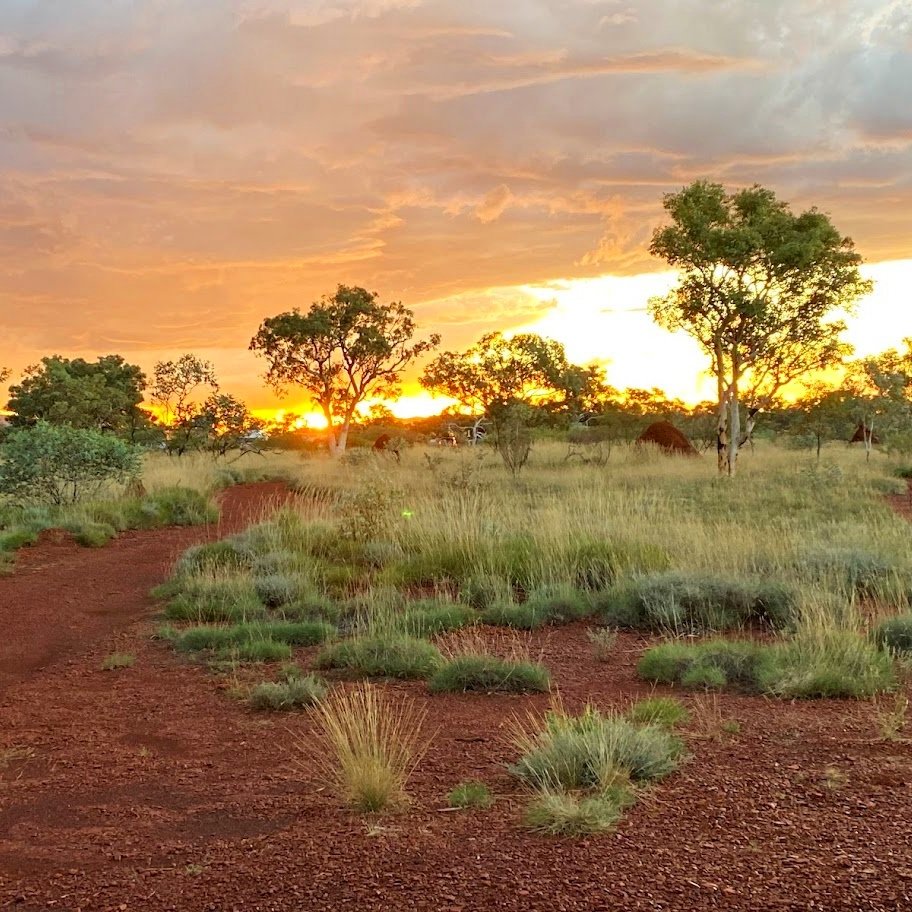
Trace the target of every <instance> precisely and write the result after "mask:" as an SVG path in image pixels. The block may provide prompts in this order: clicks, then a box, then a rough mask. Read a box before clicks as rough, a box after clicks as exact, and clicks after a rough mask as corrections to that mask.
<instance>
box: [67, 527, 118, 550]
mask: <svg viewBox="0 0 912 912" xmlns="http://www.w3.org/2000/svg"><path fill="white" fill-rule="evenodd" d="M64 529H66V530H67V531H68V532H69V533H70V534H71V535H72V536H73V541H75V542H76V544H78V545H82V546H83V547H84V548H101V547H103V546H104V545H106V544H107V543H108V542H109V541H111V539H112V538H115V537H116V536H117V530H116V529H115V528H114V527H113V526H109V525H108V524H107V523H99V522H91V521H87V520H77V521H73V522H68V523H66V524H64Z"/></svg>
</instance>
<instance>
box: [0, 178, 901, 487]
mask: <svg viewBox="0 0 912 912" xmlns="http://www.w3.org/2000/svg"><path fill="white" fill-rule="evenodd" d="M664 208H665V210H666V213H667V215H668V217H669V223H668V224H666V225H663V226H660V227H658V228H657V229H656V230H655V232H654V233H653V237H652V242H651V244H650V251H651V253H652V254H653V255H655V256H657V257H660V258H661V259H663V260H665V262H667V263H668V264H669V265H670V266H672V267H673V268H675V269H676V270H677V272H678V275H679V281H678V284H677V286H676V287H675V288H674V289H672V291H671V292H670V293H669V294H668V295H666V296H664V297H661V298H655V299H652V300H650V302H649V310H650V313H651V314H652V316H653V318H654V319H655V320H656V322H657V323H658V324H659V325H661V326H663V327H665V328H667V329H669V330H684V331H686V332H688V333H689V334H690V335H691V336H692V337H694V338H695V339H696V340H697V342H698V343H699V344H700V346H701V348H702V350H703V351H704V353H705V354H706V356H707V360H708V363H709V367H710V370H711V372H712V374H713V376H714V377H715V379H716V381H717V397H716V400H715V401H714V402H712V403H704V404H702V405H700V406H698V407H696V408H690V409H689V408H687V407H686V406H684V405H683V404H682V403H679V402H674V401H669V400H668V399H667V398H666V397H665V396H664V394H663V393H661V391H657V390H653V391H643V390H628V391H626V392H620V391H618V390H616V389H614V388H612V387H611V386H610V385H609V384H608V383H607V381H606V378H605V375H604V371H603V370H602V369H601V368H599V367H598V366H596V365H576V364H573V363H571V362H570V361H569V360H568V359H567V356H566V353H565V350H564V347H563V346H562V345H561V344H560V343H559V342H557V341H555V340H553V339H547V338H544V337H542V336H540V335H537V334H534V333H520V334H516V335H513V336H509V337H508V336H506V335H504V334H503V333H499V332H494V333H488V334H486V335H484V336H482V338H481V339H479V341H478V342H477V343H475V344H474V345H472V346H471V347H469V348H468V349H467V350H465V351H463V352H454V351H444V352H440V353H437V354H435V355H434V356H433V357H432V358H431V359H430V360H429V361H428V363H427V364H426V365H425V367H424V370H423V372H422V374H421V377H420V382H421V384H422V386H423V387H424V388H425V389H427V390H429V391H430V392H432V393H437V394H441V395H445V396H448V397H450V398H452V399H453V400H455V401H456V402H457V404H458V405H457V406H456V408H455V411H454V410H451V411H450V412H449V413H446V412H445V413H444V414H443V419H452V418H454V417H455V415H469V416H472V418H473V420H474V421H476V422H477V421H480V420H484V421H486V422H487V424H488V426H489V427H490V428H491V429H492V430H493V435H492V438H493V440H494V442H495V444H496V445H497V446H498V447H499V448H502V449H504V450H506V449H507V448H508V443H509V445H510V446H514V447H515V446H518V447H519V449H520V450H522V449H523V447H525V450H526V453H527V452H528V441H529V440H530V434H531V431H532V429H533V428H534V427H536V426H549V427H552V428H560V429H563V430H567V431H569V430H570V429H571V428H576V429H577V430H576V431H575V433H577V434H578V435H579V434H582V435H583V436H585V435H586V434H587V433H588V434H590V436H593V437H595V436H598V433H599V431H598V430H596V429H598V428H601V429H602V430H601V433H602V434H616V435H618V436H619V437H623V436H625V435H626V434H628V433H629V431H630V428H631V427H632V426H633V425H634V424H635V423H636V419H642V418H643V417H646V416H662V417H668V418H672V419H673V420H677V422H678V423H680V424H683V425H684V428H683V429H684V430H685V432H689V434H690V436H694V437H699V438H700V439H701V440H704V441H706V442H707V443H708V445H709V446H713V445H714V446H715V449H716V453H717V462H718V470H719V472H720V473H723V474H729V475H733V474H735V472H736V467H737V460H738V454H739V451H740V449H741V448H742V447H743V446H744V445H745V444H747V443H749V442H750V440H751V439H752V435H753V434H754V433H755V429H756V427H757V422H758V420H759V419H760V416H766V417H765V420H766V422H767V427H768V428H769V429H770V430H776V431H782V430H783V429H787V430H789V431H790V433H791V436H792V437H794V438H795V439H801V438H802V437H803V438H805V439H806V440H810V441H812V442H816V446H817V448H818V452H819V447H820V444H821V443H822V442H823V441H824V440H826V439H834V438H836V439H838V438H840V437H845V436H846V435H849V436H851V435H852V434H853V433H854V431H855V429H856V428H859V427H860V428H861V429H862V439H863V442H864V443H865V445H866V447H867V448H868V449H869V450H870V448H871V446H872V445H873V443H874V442H875V441H876V440H877V439H878V438H882V439H885V440H887V439H889V441H891V443H892V444H893V445H900V443H899V442H901V441H903V440H904V439H905V437H904V435H907V434H908V433H909V431H908V430H907V429H908V427H909V425H910V422H909V418H910V414H909V411H910V408H912V402H910V393H912V340H904V346H905V348H904V349H902V350H898V349H891V350H889V351H887V352H884V353H883V354H882V355H880V356H877V357H874V358H867V359H861V360H855V361H850V360H849V356H850V355H851V348H850V347H849V346H848V345H846V344H845V343H844V342H843V341H842V340H841V335H842V333H843V331H844V330H845V324H844V322H843V320H842V315H843V314H845V313H851V312H852V310H853V308H854V306H855V303H856V302H857V300H858V299H859V298H860V297H861V296H863V295H864V294H866V293H867V292H869V291H870V289H871V283H870V282H868V281H866V280H864V279H863V278H862V277H861V274H860V272H859V266H860V264H861V262H862V259H861V256H860V255H859V254H858V252H857V251H856V250H855V247H854V244H853V242H852V241H851V239H849V238H846V237H843V236H842V235H840V234H839V232H838V231H837V230H836V228H835V226H834V225H833V224H832V222H831V220H830V218H829V217H828V216H827V215H825V214H824V213H821V212H819V211H818V210H816V209H810V210H808V211H805V212H802V213H798V214H795V213H793V212H792V211H791V209H790V207H789V206H788V205H787V204H786V203H784V202H782V201H780V200H778V199H777V198H776V196H775V194H774V193H773V192H772V191H770V190H767V189H765V188H763V187H760V186H754V187H751V188H747V189H743V190H739V191H736V192H734V193H728V192H726V191H725V189H724V188H723V187H722V185H720V184H716V183H710V182H707V181H696V182H694V183H692V184H691V185H690V186H688V187H685V188H684V189H682V190H681V191H679V192H678V193H671V194H668V195H666V196H665V198H664ZM439 344H440V336H439V335H437V334H432V335H429V336H427V337H426V338H420V339H416V325H415V319H414V314H413V312H412V311H411V310H409V309H408V308H407V307H405V306H403V305H402V304H401V303H399V302H393V303H383V302H381V300H380V298H379V295H378V294H377V293H376V292H370V291H367V290H366V289H364V288H361V287H359V286H348V285H339V286H338V288H337V289H336V291H335V293H333V294H332V295H327V296H324V297H323V298H321V299H320V300H319V301H317V302H314V303H313V304H312V305H311V307H310V308H309V309H308V310H307V311H306V312H302V311H301V310H299V309H294V310H291V311H287V312H284V313H280V314H278V315H276V316H273V317H268V318H266V319H265V320H263V322H262V324H261V325H260V327H259V329H258V330H257V332H256V334H255V335H254V337H253V339H252V340H251V342H250V349H251V350H252V351H254V352H255V353H257V354H258V355H259V356H261V357H262V358H263V359H264V361H265V363H266V371H265V379H266V382H267V383H268V384H269V385H270V386H272V387H273V388H274V389H276V390H277V391H278V392H280V393H284V392H286V391H287V390H288V389H289V388H295V389H300V390H301V391H303V392H306V393H307V394H308V395H309V396H310V397H311V399H312V401H313V402H314V404H315V405H316V406H317V407H318V408H319V409H320V412H321V413H322V415H323V416H324V418H325V419H326V424H327V430H326V432H325V439H326V444H327V447H328V449H329V451H330V452H331V453H332V454H334V455H341V454H343V453H344V452H345V451H346V448H347V446H348V444H349V435H350V433H351V432H352V430H353V429H355V430H357V429H359V428H363V427H364V425H365V424H374V425H379V424H382V423H384V422H385V423H386V424H388V425H393V426H395V425H396V422H393V421H391V419H390V416H389V414H385V413H384V412H383V409H382V407H381V408H380V409H374V414H373V416H369V417H368V418H364V417H363V416H361V415H359V408H361V407H363V405H364V404H365V403H366V402H368V401H370V400H376V399H381V400H382V399H393V398H395V396H396V394H397V392H398V390H399V383H400V380H401V376H402V372H403V370H404V369H405V368H406V367H408V366H409V365H411V364H413V363H414V362H415V361H416V360H418V359H420V358H423V357H425V356H428V355H430V354H431V353H432V352H433V351H434V350H435V349H437V348H438V347H439ZM827 370H830V371H832V370H839V371H840V372H841V376H842V379H841V381H840V382H839V383H838V384H830V385H827V384H824V383H822V382H821V381H820V380H819V379H817V378H819V377H820V375H821V373H822V372H825V371H827ZM8 373H9V372H8V371H4V370H3V369H2V368H0V379H6V378H7V376H8ZM796 384H800V385H801V387H802V390H803V391H802V393H801V395H800V396H799V398H798V399H797V400H796V401H794V402H792V403H791V404H787V403H784V400H783V391H785V390H788V389H795V387H796ZM146 400H148V401H149V402H151V403H152V404H153V406H154V407H155V409H156V410H157V412H158V414H157V415H156V414H155V413H154V412H153V411H152V410H150V409H149V408H148V407H145V406H144V402H145V401H146ZM8 409H9V411H10V412H12V417H11V419H10V423H11V425H12V426H13V428H19V429H28V428H32V427H35V426H40V425H45V424H51V425H59V426H67V427H72V428H79V429H82V430H90V431H94V432H98V433H105V434H108V435H111V436H115V437H117V438H121V439H123V440H126V441H128V442H130V443H133V444H137V445H146V446H161V447H164V448H165V449H166V450H167V451H168V452H169V453H172V454H174V455H177V456H180V455H182V454H183V453H185V452H187V451H189V450H195V449H202V448H205V449H209V450H210V451H212V452H213V453H215V454H216V455H224V454H225V453H226V452H228V451H229V450H230V449H233V448H236V447H238V446H239V444H240V443H241V441H243V440H249V439H251V438H254V437H256V436H258V435H260V434H261V433H262V432H263V428H264V425H263V423H262V422H259V421H257V419H255V418H253V416H252V415H251V414H250V411H249V409H248V408H247V407H246V405H245V404H244V403H243V402H242V401H240V400H239V399H237V398H236V397H234V396H232V395H230V394H228V393H226V392H224V391H222V390H221V389H220V386H219V383H218V381H217V378H216V375H215V371H214V368H213V366H212V365H211V364H210V363H209V362H206V361H203V360H201V359H199V358H197V357H196V356H194V355H192V354H186V355H184V356H182V357H181V358H178V359H176V360H173V361H161V362H158V363H157V364H156V365H155V367H154V370H153V374H152V377H151V378H146V377H145V375H144V374H143V372H142V371H141V370H140V368H139V367H137V366H136V365H131V364H128V363H127V362H126V361H125V360H124V359H123V358H122V357H120V356H119V355H106V356H103V357H100V358H98V360H97V361H94V362H90V361H85V360H83V359H66V358H63V357H61V356H59V355H54V356H50V357H46V358H43V359H42V361H41V362H40V363H39V364H38V365H35V366H33V367H30V368H28V369H27V370H26V372H25V375H24V377H23V378H22V379H21V380H20V381H19V382H18V383H16V384H14V385H13V386H11V387H10V399H9V403H8ZM443 419H441V420H443ZM417 423H418V424H420V422H417ZM400 424H401V423H400ZM413 424H416V422H413ZM583 426H585V427H587V428H588V429H589V430H588V431H581V430H580V428H582V427H583ZM286 430H287V429H286ZM279 436H287V434H286V435H282V434H280V435H279ZM902 445H904V444H902Z"/></svg>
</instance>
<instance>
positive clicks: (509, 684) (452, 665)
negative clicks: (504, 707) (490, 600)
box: [428, 654, 551, 693]
mask: <svg viewBox="0 0 912 912" xmlns="http://www.w3.org/2000/svg"><path fill="white" fill-rule="evenodd" d="M428 686H429V687H430V689H431V691H432V692H433V693H442V692H444V691H446V692H450V693H460V692H461V693H467V692H469V691H481V692H483V693H492V692H499V693H541V692H544V691H547V690H548V689H549V687H550V686H551V675H550V674H549V673H548V669H547V668H545V667H544V666H543V665H539V664H536V663H534V662H522V661H508V660H506V659H501V658H498V657H497V656H493V655H477V654H476V655H458V656H454V657H453V658H452V659H450V660H449V661H448V662H446V663H445V664H444V665H442V666H441V667H440V668H439V669H438V670H437V671H436V672H435V673H434V676H433V677H432V678H431V679H430V681H429V682H428Z"/></svg>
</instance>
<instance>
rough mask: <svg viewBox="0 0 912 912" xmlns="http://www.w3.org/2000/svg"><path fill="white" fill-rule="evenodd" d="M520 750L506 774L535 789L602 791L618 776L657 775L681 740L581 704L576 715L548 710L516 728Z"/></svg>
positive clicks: (671, 764) (670, 763)
mask: <svg viewBox="0 0 912 912" xmlns="http://www.w3.org/2000/svg"><path fill="white" fill-rule="evenodd" d="M514 743H515V745H516V746H517V748H519V750H520V751H521V752H522V756H521V757H520V759H519V761H518V762H517V763H516V764H515V765H514V766H513V767H511V772H513V774H514V775H516V776H518V777H519V778H520V779H522V780H523V781H525V782H526V783H528V784H529V785H531V786H533V787H535V788H538V789H556V788H561V789H571V790H572V789H606V788H609V787H611V786H613V785H616V784H617V782H618V779H619V777H620V778H622V779H623V778H624V777H627V776H629V777H630V778H631V779H635V780H649V779H660V778H661V777H663V776H666V775H667V774H668V773H670V772H671V771H672V770H673V769H674V768H675V767H676V766H677V761H678V758H679V757H680V755H681V752H682V749H683V744H682V742H681V740H680V739H679V738H677V737H675V736H674V735H672V734H671V733H670V732H669V731H667V730H666V729H665V728H663V727H661V726H659V725H636V724H634V723H633V722H631V721H630V720H629V719H625V718H624V717H623V716H619V715H616V714H609V715H603V714H602V713H600V712H599V711H598V710H597V709H596V708H595V707H594V706H591V705H590V706H587V707H586V708H585V710H584V711H583V712H582V713H581V714H580V715H579V716H569V715H567V714H566V713H564V712H562V711H557V710H553V711H551V712H549V713H548V714H547V715H546V716H545V720H544V724H543V725H542V726H538V727H532V728H530V727H524V726H522V725H520V726H517V729H516V731H515V732H514Z"/></svg>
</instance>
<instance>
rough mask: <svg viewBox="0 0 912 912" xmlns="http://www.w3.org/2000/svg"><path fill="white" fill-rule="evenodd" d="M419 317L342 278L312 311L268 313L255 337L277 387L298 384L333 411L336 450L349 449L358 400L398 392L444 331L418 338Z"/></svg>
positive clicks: (331, 439) (327, 412) (331, 438)
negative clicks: (415, 362)
mask: <svg viewBox="0 0 912 912" xmlns="http://www.w3.org/2000/svg"><path fill="white" fill-rule="evenodd" d="M414 335H415V320H414V314H413V313H412V311H411V310H409V309H408V308H406V307H404V306H403V305H402V304H401V303H398V302H396V303H390V304H383V303H381V302H380V300H379V295H378V294H377V293H376V292H369V291H366V290H365V289H364V288H360V287H358V286H348V285H339V286H338V288H337V289H336V292H335V294H333V295H332V296H324V297H323V298H322V299H321V300H319V301H316V302H314V303H313V304H312V305H311V307H310V310H308V311H307V313H301V312H300V311H299V310H297V309H295V310H292V311H288V312H286V313H281V314H278V315H277V316H275V317H268V318H267V319H266V320H264V321H263V323H262V324H261V326H260V328H259V331H258V332H257V334H256V335H255V336H254V337H253V339H252V340H251V342H250V349H251V350H252V351H255V352H256V353H257V354H259V355H261V356H263V357H264V358H266V361H267V364H268V369H267V372H266V380H267V381H268V382H269V383H270V384H271V385H272V386H273V387H275V388H276V389H277V390H280V391H284V390H286V389H287V388H288V387H289V386H297V387H300V388H301V389H303V390H305V391H306V392H307V393H309V394H310V396H311V398H312V399H313V401H314V403H315V404H316V405H317V406H319V408H320V411H321V412H322V413H323V416H324V417H325V418H326V423H327V428H328V443H329V449H330V452H332V453H333V454H335V455H339V454H341V453H344V452H345V447H346V443H347V441H348V432H349V428H350V427H351V423H352V418H353V417H354V414H355V410H356V409H357V407H358V406H359V405H360V404H361V403H362V402H364V401H365V400H367V399H370V398H378V399H382V398H390V397H392V396H395V395H396V394H397V393H398V390H399V381H400V378H401V373H402V370H403V369H404V368H405V367H406V365H408V364H409V363H411V362H412V361H413V360H414V359H415V358H417V357H419V356H420V355H421V354H423V353H424V352H426V351H429V350H430V349H432V348H434V347H436V346H437V345H438V343H439V342H440V337H439V336H437V335H432V336H430V337H429V338H428V339H425V340H421V341H417V342H414V341H412V339H413V336H414Z"/></svg>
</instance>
